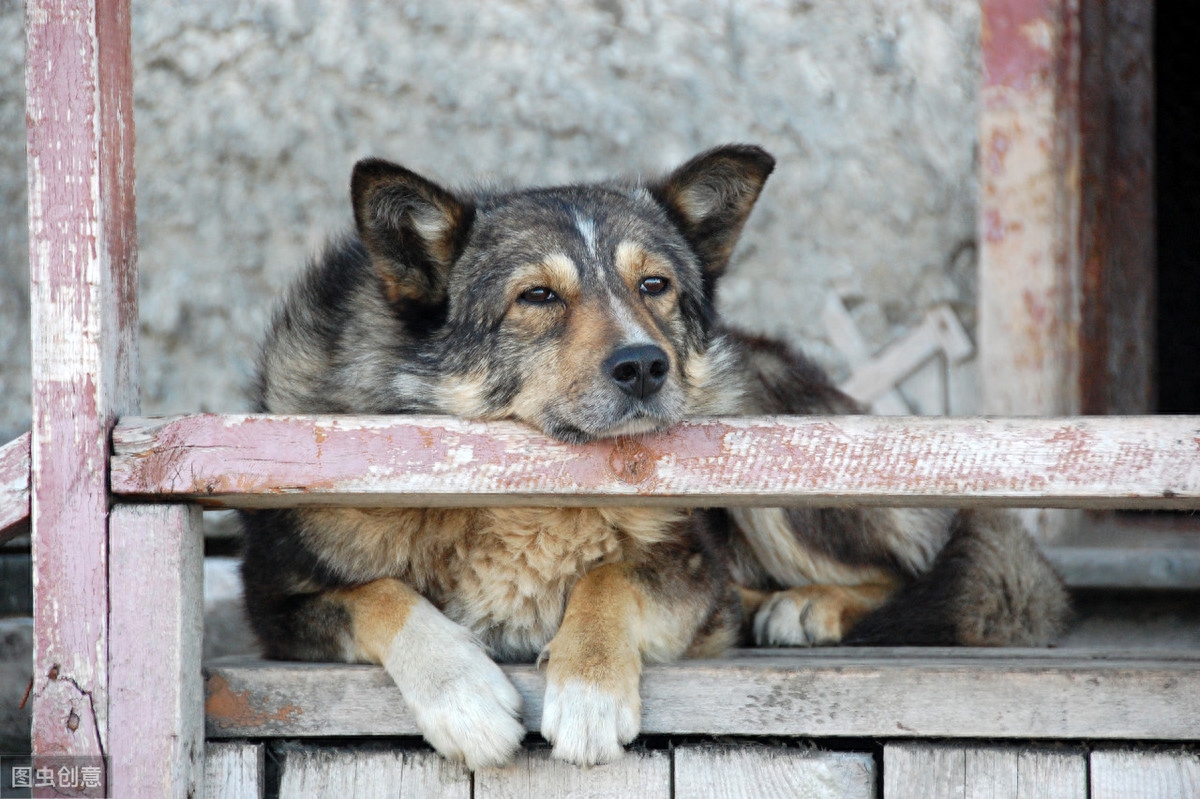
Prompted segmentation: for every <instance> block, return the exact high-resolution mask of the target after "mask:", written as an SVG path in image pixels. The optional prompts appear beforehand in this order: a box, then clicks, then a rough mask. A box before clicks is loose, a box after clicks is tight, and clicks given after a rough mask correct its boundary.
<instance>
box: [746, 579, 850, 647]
mask: <svg viewBox="0 0 1200 799" xmlns="http://www.w3.org/2000/svg"><path fill="white" fill-rule="evenodd" d="M848 600H849V597H848V596H847V594H846V592H845V590H844V589H842V588H841V587H840V586H830V585H808V586H804V587H802V588H791V589H788V590H786V591H778V592H776V593H774V594H772V595H771V596H769V597H767V599H766V600H765V601H764V602H763V603H762V606H761V607H760V608H759V609H758V613H756V614H755V616H754V642H755V643H756V644H758V645H759V646H819V645H823V644H836V643H838V642H839V641H841V640H842V638H843V637H844V636H845V634H846V631H847V630H848V629H849V627H850V625H849V623H848V622H849V618H848V611H849V610H850V609H851V607H850V605H849V604H848Z"/></svg>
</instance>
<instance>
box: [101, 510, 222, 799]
mask: <svg viewBox="0 0 1200 799" xmlns="http://www.w3.org/2000/svg"><path fill="white" fill-rule="evenodd" d="M200 526H201V517H200V509H199V508H197V507H196V506H194V505H117V506H116V507H114V508H113V511H112V515H111V518H110V521H109V531H110V533H111V535H112V539H113V541H114V542H115V541H120V542H121V545H119V546H113V548H112V551H111V557H110V559H109V569H110V575H111V577H110V583H109V585H110V588H111V596H112V610H111V613H110V615H109V625H110V628H109V631H110V639H109V645H108V664H109V672H108V678H109V697H110V700H111V703H110V708H109V721H110V726H111V729H110V731H109V736H108V739H109V748H110V751H111V756H110V760H111V768H110V769H109V783H108V788H109V792H110V795H111V796H138V797H142V796H144V797H152V796H173V797H179V799H184V797H200V796H203V795H204V787H203V785H202V784H201V783H202V781H203V775H204V710H203V705H204V685H203V678H202V675H201V673H200V649H201V637H202V633H203V629H204V614H203V608H204V536H203V532H202V530H201V529H200Z"/></svg>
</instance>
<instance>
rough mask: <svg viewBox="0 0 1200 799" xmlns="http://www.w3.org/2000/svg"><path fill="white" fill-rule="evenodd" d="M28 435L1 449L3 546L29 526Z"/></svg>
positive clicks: (0, 533)
mask: <svg viewBox="0 0 1200 799" xmlns="http://www.w3.org/2000/svg"><path fill="white" fill-rule="evenodd" d="M32 438H33V437H32V435H31V434H29V433H25V434H24V435H21V436H18V437H17V438H15V439H13V440H12V441H10V442H8V443H7V444H5V445H4V446H0V544H3V543H4V542H5V541H8V540H9V539H10V538H13V537H14V536H17V535H19V534H21V533H23V532H25V530H26V528H27V526H28V524H29V446H30V442H31V440H32Z"/></svg>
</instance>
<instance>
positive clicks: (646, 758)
mask: <svg viewBox="0 0 1200 799" xmlns="http://www.w3.org/2000/svg"><path fill="white" fill-rule="evenodd" d="M540 796H553V797H561V799H584V797H586V799H626V797H632V796H636V797H638V799H670V797H671V757H670V755H669V754H668V753H667V752H662V751H655V752H639V751H630V752H626V754H625V756H624V757H622V758H621V759H620V760H618V761H616V762H614V763H606V764H605V765H603V766H595V767H593V768H587V769H581V768H579V766H576V765H573V764H571V763H564V762H562V761H561V760H555V759H554V758H552V757H551V756H550V751H549V750H548V749H535V750H533V751H524V752H520V753H518V755H517V757H516V760H515V761H514V762H513V764H512V765H510V766H507V767H506V768H489V769H480V770H479V771H477V772H475V793H474V797H475V799H527V797H540Z"/></svg>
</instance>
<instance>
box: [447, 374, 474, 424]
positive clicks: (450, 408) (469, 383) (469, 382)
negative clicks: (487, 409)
mask: <svg viewBox="0 0 1200 799" xmlns="http://www.w3.org/2000/svg"><path fill="white" fill-rule="evenodd" d="M485 387H486V378H485V377H484V376H483V375H466V376H461V377H460V376H454V377H453V378H452V379H450V378H446V379H443V380H442V382H441V384H440V385H438V405H439V406H441V407H440V408H439V410H441V411H442V412H444V413H448V414H452V415H454V416H462V417H464V418H467V419H477V418H480V417H481V416H483V415H484V401H483V396H484V389H485Z"/></svg>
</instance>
